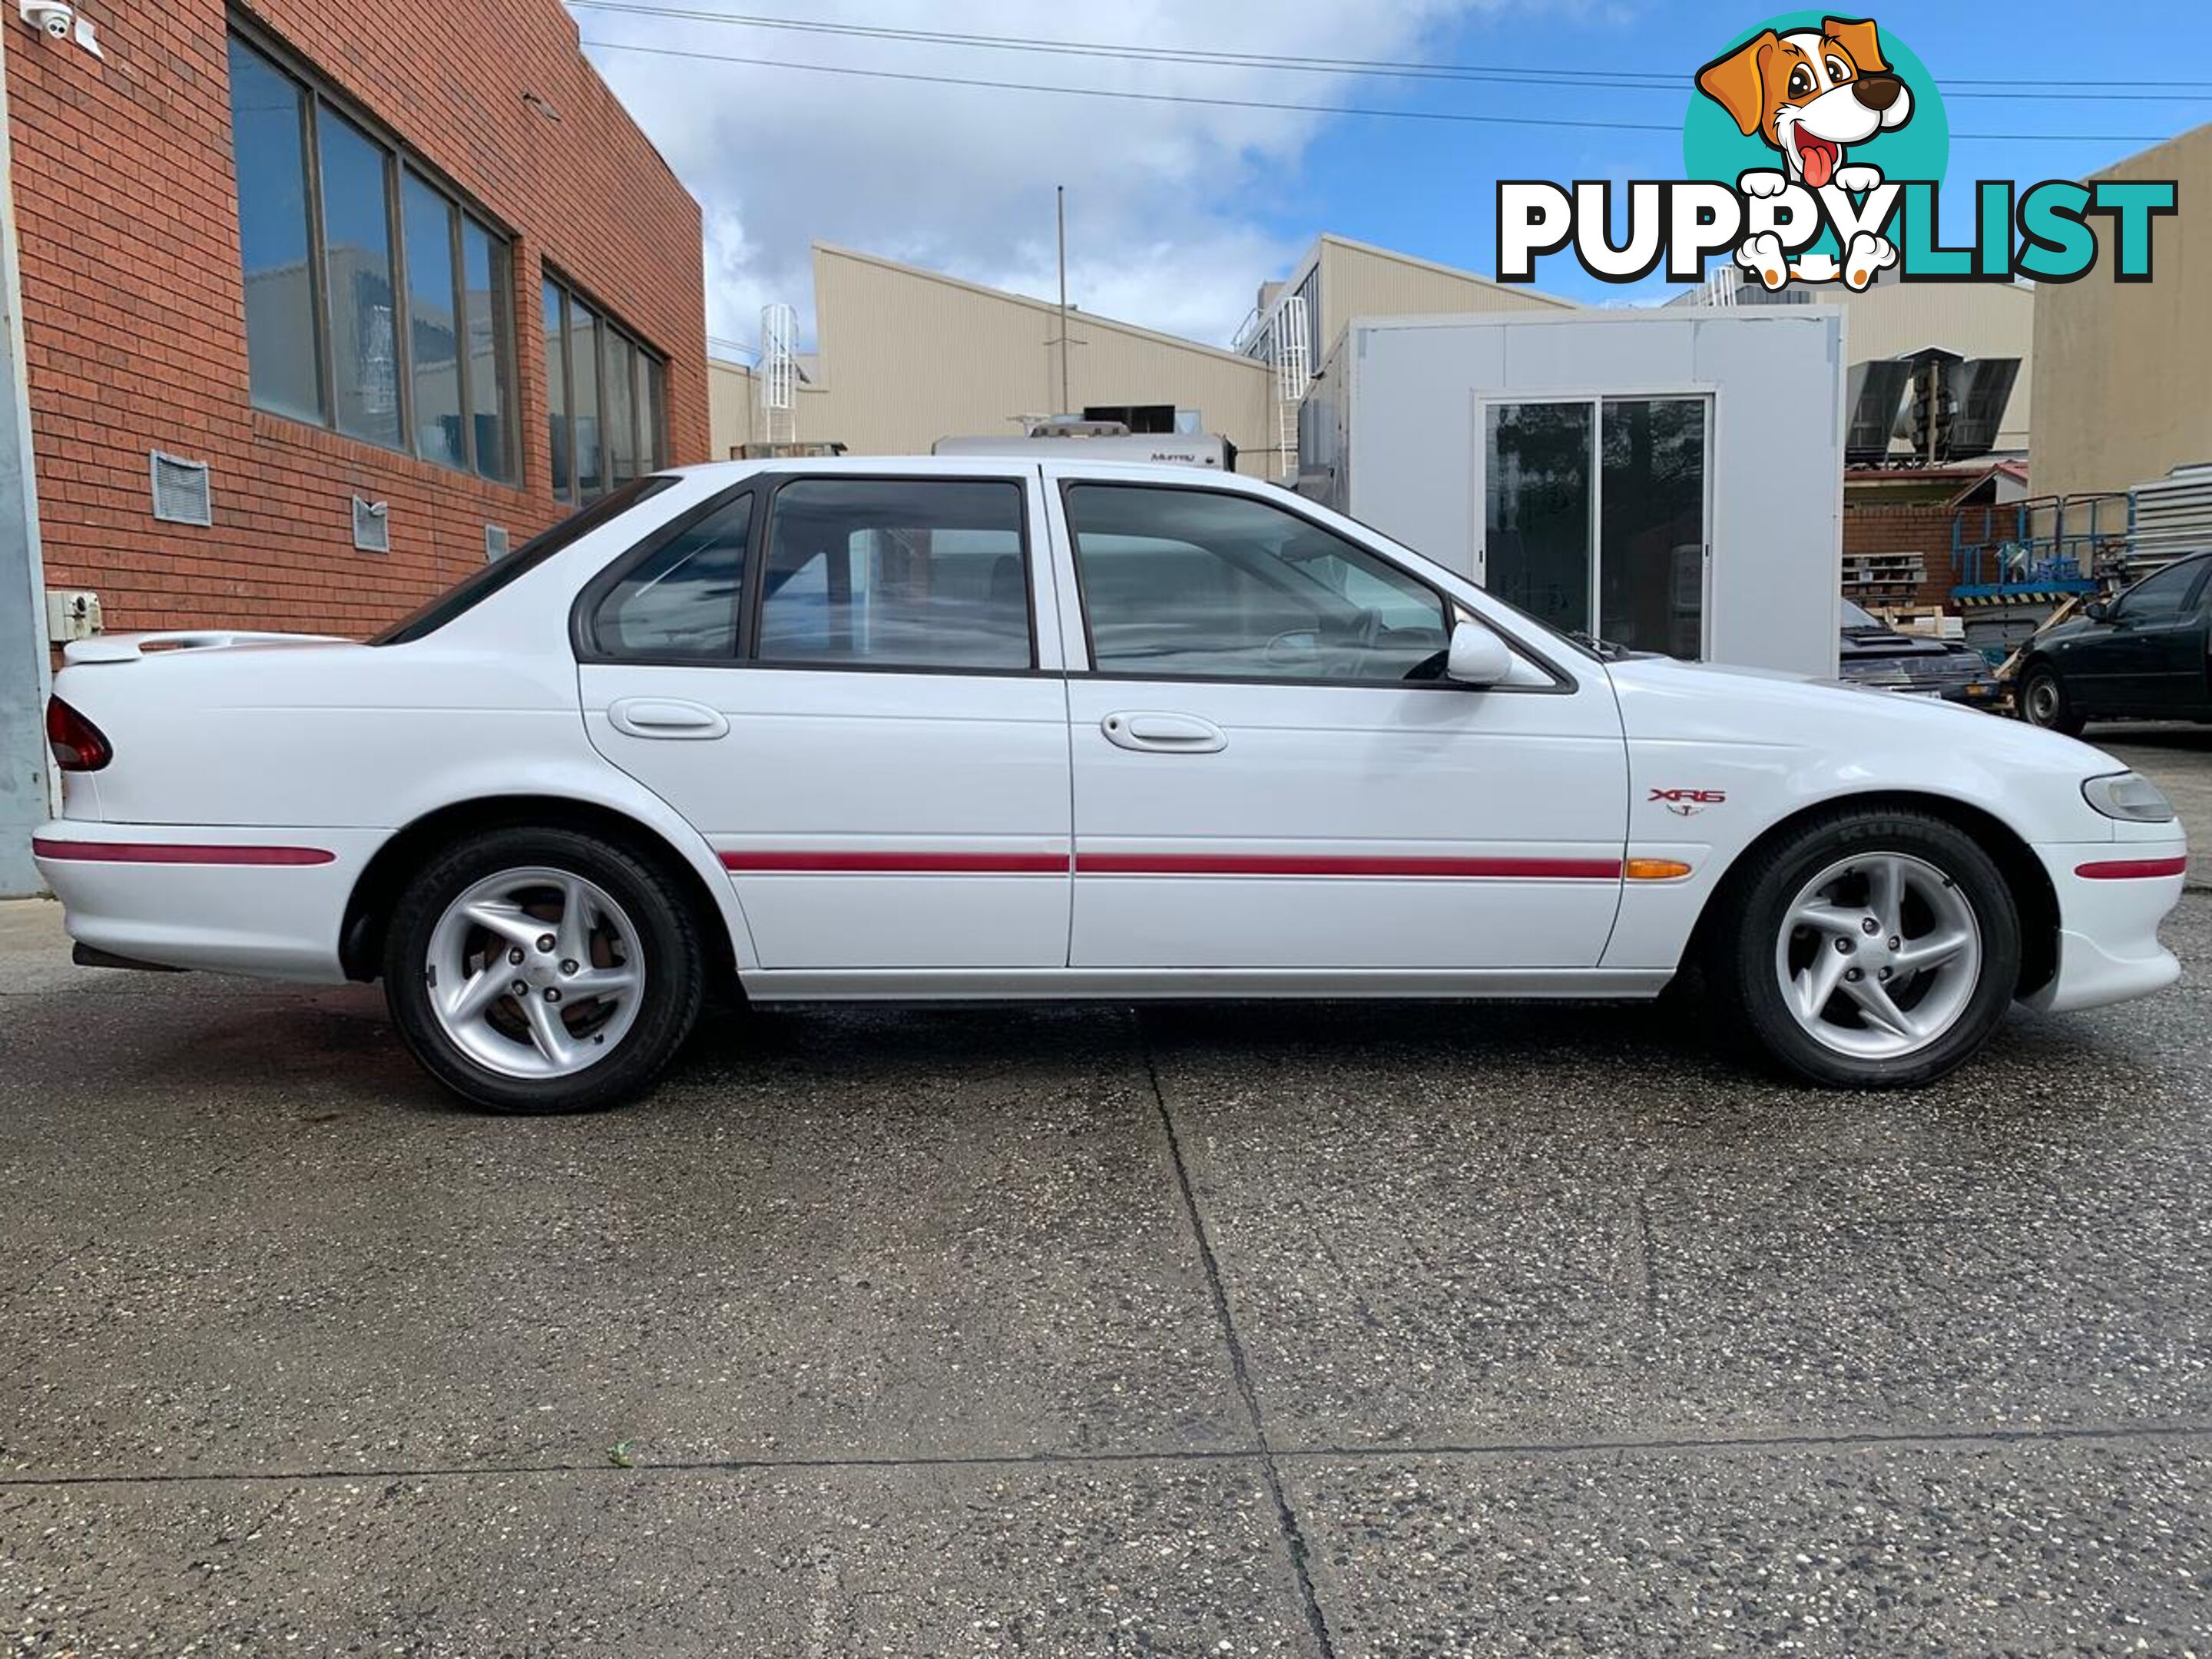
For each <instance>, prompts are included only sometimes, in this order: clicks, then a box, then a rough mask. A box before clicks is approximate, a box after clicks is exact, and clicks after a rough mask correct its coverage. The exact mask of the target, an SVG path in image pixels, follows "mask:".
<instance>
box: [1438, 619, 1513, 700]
mask: <svg viewBox="0 0 2212 1659" xmlns="http://www.w3.org/2000/svg"><path fill="white" fill-rule="evenodd" d="M1512 671H1513V651H1512V647H1510V646H1508V645H1507V644H1506V643H1505V641H1504V640H1501V639H1499V638H1498V635H1495V634H1493V633H1492V632H1491V631H1490V630H1489V629H1486V628H1485V627H1484V626H1483V625H1482V624H1481V623H1471V622H1463V623H1459V624H1458V625H1457V626H1456V627H1455V628H1454V629H1452V635H1451V649H1450V651H1449V652H1448V653H1446V654H1445V657H1444V678H1446V679H1448V680H1453V681H1456V682H1457V683H1458V684H1461V685H1497V684H1500V683H1502V682H1503V681H1504V678H1505V677H1506V676H1507V675H1509V674H1510V673H1511V672H1512Z"/></svg>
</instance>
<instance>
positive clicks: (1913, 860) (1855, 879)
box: [1706, 809, 2021, 1088]
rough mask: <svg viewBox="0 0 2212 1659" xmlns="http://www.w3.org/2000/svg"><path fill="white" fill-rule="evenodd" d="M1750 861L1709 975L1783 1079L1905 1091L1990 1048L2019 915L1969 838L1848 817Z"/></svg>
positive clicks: (2007, 993) (1862, 815)
mask: <svg viewBox="0 0 2212 1659" xmlns="http://www.w3.org/2000/svg"><path fill="white" fill-rule="evenodd" d="M1717 924H1718V925H1717V927H1715V929H1714V930H1713V932H1712V934H1711V937H1710V939H1709V941H1708V943H1709V947H1710V949H1709V954H1708V958H1707V962H1706V970H1707V975H1708V977H1709V979H1710V981H1711V983H1712V985H1713V987H1714V989H1715V993H1716V1000H1715V1006H1716V1008H1717V1012H1720V1013H1721V1015H1722V1017H1723V1019H1724V1020H1727V1021H1729V1023H1730V1024H1733V1025H1734V1026H1735V1029H1736V1030H1737V1031H1738V1032H1739V1033H1741V1034H1742V1035H1746V1036H1749V1037H1751V1038H1752V1039H1753V1041H1754V1042H1756V1044H1757V1046H1758V1047H1759V1048H1760V1049H1762V1050H1763V1051H1764V1052H1765V1054H1766V1055H1767V1056H1768V1057H1770V1058H1771V1060H1774V1061H1775V1062H1777V1063H1778V1065H1780V1066H1782V1067H1783V1068H1784V1070H1786V1071H1788V1072H1790V1073H1794V1074H1795V1075H1796V1076H1797V1077H1800V1078H1802V1079H1806V1080H1807V1081H1808V1082H1813V1083H1820V1084H1825V1085H1830V1086H1832V1087H1844V1088H1899V1087H1905V1086H1910V1085H1915V1084H1921V1083H1926V1082H1928V1081H1929V1080H1931V1079H1935V1078H1937V1077H1940V1076H1942V1074H1943V1073H1946V1072H1948V1071H1949V1070H1950V1069H1951V1068H1952V1067H1954V1066H1957V1065H1958V1064H1959V1063H1960V1061H1962V1060H1966V1058H1968V1057H1969V1056H1970V1055H1972V1054H1973V1053H1974V1052H1975V1051H1976V1050H1977V1049H1978V1048H1981V1046H1982V1045H1983V1044H1984V1042H1987V1041H1988V1040H1989V1036H1990V1033H1991V1032H1992V1031H1994V1030H1996V1025H1997V1022H1998V1021H1999V1020H2000V1019H2002V1018H2003V1017H2004V1012H2005V1007H2006V1005H2007V1004H2008V1003H2009V1002H2010V1001H2011V1000H2012V996H2013V990H2014V987H2015V985H2017V983H2018V982H2019V978H2020V963H2021V931H2020V916H2019V912H2018V908H2017V907H2016V906H2015V903H2014V902H2013V897H2012V893H2011V890H2010V889H2009V888H2008V887H2007V886H2006V884H2005V880H2004V877H2003V875H2002V873H2001V872H1999V871H1998V869H1997V867H1996V865H1995V864H1994V863H1993V862H1991V860H1990V857H1989V855H1988V854H1985V853H1984V852H1983V851H1982V849H1981V848H1979V847H1978V846H1977V845H1976V844H1975V843H1974V842H1973V841H1972V839H1971V838H1970V837H1969V836H1967V835H1966V833H1965V832H1964V831H1962V830H1960V829H1959V828H1957V827H1956V826H1955V825H1954V824H1952V823H1948V821H1946V820H1944V819H1942V818H1938V817H1933V816H1931V815H1928V814H1923V813H1919V812H1914V811H1905V810H1899V811H1884V810H1879V809H1850V810H1846V811H1841V812H1838V813H1836V814H1833V815H1831V816H1829V817H1826V818H1825V819H1820V820H1815V821H1814V822H1811V823H1808V824H1806V825H1804V826H1803V827H1802V828H1801V829H1798V830H1797V831H1796V833H1795V834H1793V835H1791V836H1788V837H1786V838H1784V840H1782V841H1780V842H1778V843H1776V844H1775V845H1773V846H1771V847H1769V848H1765V849H1763V850H1762V851H1760V852H1759V853H1757V854H1753V863H1752V864H1751V865H1749V866H1747V867H1746V868H1745V869H1743V870H1741V871H1740V872H1737V874H1736V877H1735V879H1734V880H1733V882H1732V884H1731V887H1730V890H1729V894H1728V895H1727V896H1726V897H1725V898H1724V899H1723V911H1722V912H1721V914H1720V915H1719V917H1718V919H1717Z"/></svg>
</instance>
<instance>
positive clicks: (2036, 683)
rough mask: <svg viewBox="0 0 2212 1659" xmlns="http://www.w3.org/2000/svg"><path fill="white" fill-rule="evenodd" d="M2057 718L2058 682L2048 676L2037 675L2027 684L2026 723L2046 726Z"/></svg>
mask: <svg viewBox="0 0 2212 1659" xmlns="http://www.w3.org/2000/svg"><path fill="white" fill-rule="evenodd" d="M2057 718H2058V682H2057V680H2056V679H2054V678H2052V677H2051V675H2049V674H2038V675H2037V676H2036V677H2035V678H2033V679H2032V680H2030V681H2029V682H2028V683H2027V723H2028V724H2029V725H2030V726H2048V725H2050V724H2051V721H2053V720H2057Z"/></svg>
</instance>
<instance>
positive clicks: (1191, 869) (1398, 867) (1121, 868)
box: [721, 851, 1620, 881]
mask: <svg viewBox="0 0 2212 1659" xmlns="http://www.w3.org/2000/svg"><path fill="white" fill-rule="evenodd" d="M721 857H722V864H723V866H724V867H725V868H726V869H728V870H731V871H733V872H738V873H740V874H747V875H763V874H772V873H780V874H790V873H806V874H842V875H850V874H875V875H1065V874H1066V873H1067V867H1068V861H1067V854H1065V853H940V852H910V853H903V852H831V851H774V852H750V851H748V852H737V853H725V854H722V855H721ZM1075 873H1076V874H1078V875H1091V876H1364V877H1394V876H1395V877H1431V878H1434V877H1441V878H1456V879H1461V880H1469V879H1474V880H1522V881H1618V880H1620V860H1619V859H1578V858H1558V857H1540V858H1449V857H1435V856H1427V855H1423V856H1413V857H1401V856H1393V855H1389V854H1294V853H1079V854H1077V855H1076V859H1075Z"/></svg>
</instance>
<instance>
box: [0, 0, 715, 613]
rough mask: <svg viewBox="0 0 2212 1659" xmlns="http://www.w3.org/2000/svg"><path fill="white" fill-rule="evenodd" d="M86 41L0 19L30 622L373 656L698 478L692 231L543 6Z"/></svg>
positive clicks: (280, 15)
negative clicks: (33, 476)
mask: <svg viewBox="0 0 2212 1659" xmlns="http://www.w3.org/2000/svg"><path fill="white" fill-rule="evenodd" d="M8 10H9V13H10V14H12V13H13V12H14V8H13V7H9V8H8ZM84 12H85V15H88V17H89V18H90V19H91V21H93V22H94V26H95V27H96V29H97V34H96V37H95V38H96V40H97V42H98V46H99V49H100V50H99V52H98V53H97V54H95V53H94V52H91V51H89V50H88V49H86V47H85V46H83V45H82V44H81V43H80V42H79V41H78V40H76V39H71V38H64V39H50V38H47V37H46V36H44V35H41V34H39V33H34V32H33V31H31V30H29V29H27V28H21V26H20V25H18V24H17V23H16V21H15V17H14V16H13V15H9V16H8V18H7V20H6V21H7V23H8V25H9V32H10V33H9V40H8V42H7V77H8V99H9V112H10V127H11V136H12V141H13V146H12V147H13V171H14V179H15V223H16V230H17V235H18V239H19V242H20V247H21V255H20V258H21V283H22V315H23V336H24V348H25V361H26V366H27V380H28V386H29V396H30V410H31V427H32V439H33V448H34V452H35V455H36V471H37V483H38V492H37V493H38V510H39V530H40V540H41V543H42V544H43V556H44V564H45V582H46V586H47V587H48V588H49V589H54V588H88V589H91V590H93V591H94V592H97V593H98V595H99V597H100V602H101V605H102V607H103V611H104V619H105V625H106V627H107V628H108V629H111V630H112V629H126V628H127V629H136V628H148V627H168V626H176V625H185V624H191V625H197V624H204V623H230V624H244V625H250V626H254V627H261V628H276V629H320V630H326V631H333V632H340V633H356V632H362V631H365V630H368V629H374V628H375V627H377V626H379V625H380V624H381V623H385V622H387V621H389V620H391V619H392V617H396V616H398V615H400V614H402V613H404V611H407V610H409V609H410V608H411V607H412V606H413V605H416V603H417V602H418V601H420V600H421V599H422V598H423V597H424V596H425V595H426V594H427V593H428V592H433V591H435V589H437V588H438V587H440V586H443V585H445V584H446V583H447V582H449V581H451V580H453V579H454V578H455V577H457V576H459V574H462V573H463V572H465V570H467V569H468V568H471V566H473V565H476V564H479V563H481V562H483V559H484V558H485V557H486V554H487V546H488V543H489V546H490V547H491V548H493V549H496V548H497V547H498V545H499V544H500V543H501V539H502V538H503V537H504V538H512V539H513V541H517V542H519V541H520V539H522V538H524V537H526V536H527V535H529V534H531V533H532V532H536V531H537V530H538V529H541V528H543V527H544V526H545V525H547V524H549V523H550V522H552V521H553V520H556V519H557V518H559V517H560V516H561V515H562V513H565V512H566V511H568V510H569V507H568V503H569V502H571V501H574V500H575V499H576V498H577V497H578V496H579V495H585V496H588V495H591V494H592V493H595V492H596V491H597V490H598V489H602V488H605V486H606V484H607V483H609V482H611V481H612V482H618V481H619V480H620V479H621V477H623V476H624V475H625V474H626V473H628V472H631V471H637V470H639V469H641V468H643V469H646V470H650V468H651V467H652V466H653V465H654V464H656V463H658V462H662V461H666V460H673V461H679V462H680V461H689V460H697V459H704V458H705V456H706V453H707V381H706V370H705V362H706V356H705V350H706V344H705V320H704V319H705V310H704V304H703V298H702V266H701V252H700V218H699V209H698V205H697V204H696V202H694V201H693V200H692V198H691V197H690V195H689V194H688V193H687V192H686V191H684V187H683V186H682V185H679V184H678V182H677V181H676V179H675V177H674V175H673V174H671V173H670V172H669V170H668V168H667V166H666V165H665V163H664V162H663V161H661V159H660V157H659V155H658V153H657V152H656V151H655V150H654V149H653V147H652V145H651V144H650V143H647V140H646V138H645V136H644V135H643V134H642V133H641V132H640V131H638V129H637V127H636V125H635V124H634V123H633V122H632V121H631V120H630V118H629V115H628V114H627V113H626V112H624V111H623V108H622V106H621V105H620V104H619V103H617V100H616V99H615V97H614V95H613V94H611V92H609V91H608V89H607V88H606V87H605V85H604V84H603V83H602V82H600V80H599V76H598V75H597V74H596V73H595V72H594V71H593V70H592V67H591V66H590V64H587V63H586V61H585V60H584V58H583V57H582V56H581V54H580V51H579V49H578V45H577V29H576V25H575V23H574V21H573V20H572V19H571V18H570V17H569V16H568V15H567V13H566V12H565V11H564V10H563V9H562V7H561V5H560V4H559V3H558V0H435V3H433V0H379V3H376V4H374V5H361V6H352V5H332V4H330V3H328V0H258V3H257V4H256V6H255V7H254V9H252V11H251V12H247V11H244V10H238V9H231V10H228V11H227V10H226V9H225V7H224V6H223V4H222V0H167V3H165V4H163V5H161V6H135V5H134V6H128V7H125V6H121V5H114V4H112V3H111V4H107V5H100V4H98V3H97V0H94V3H92V4H88V6H86V7H85V8H84ZM549 317H550V318H551V319H553V324H554V326H553V327H552V329H551V330H550V331H549V329H548V327H547V319H548V318H549ZM549 368H550V373H549ZM157 456H160V457H173V458H176V459H178V460H180V461H181V462H183V463H185V465H173V464H171V463H170V462H168V461H166V460H161V459H155V458H156V457H157ZM579 462H581V463H582V464H581V465H579V464H578V463H579ZM199 464H204V465H205V466H206V468H207V472H206V475H205V478H204V484H205V487H206V500H207V507H208V511H207V512H206V513H205V514H204V516H205V517H207V518H208V519H209V520H210V522H208V523H206V524H204V525H196V524H191V523H185V522H177V521H175V520H177V519H179V518H182V519H191V518H197V517H200V516H203V515H202V514H201V513H200V512H199V510H198V501H197V492H198V490H199V488H200V485H201V483H202V480H201V478H200V477H199V475H198V474H197V465H199ZM157 482H158V483H159V484H160V486H161V489H160V491H159V493H160V494H161V495H163V496H164V497H165V498H166V507H165V516H162V517H157V516H156V499H155V498H156V494H157V491H156V489H155V485H156V483H157ZM356 501H360V502H361V503H362V504H363V506H362V507H360V508H356ZM379 504H381V505H382V506H383V507H384V511H383V513H381V514H379V513H375V512H374V507H376V506H378V505H379ZM179 509H180V510H179ZM488 527H489V537H488V534H487V531H488ZM357 532H358V534H357ZM380 540H384V541H388V544H389V546H388V550H362V548H360V547H357V545H356V542H357V541H359V542H363V543H367V544H370V545H371V546H372V547H373V546H374V544H376V543H377V542H378V541H380Z"/></svg>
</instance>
